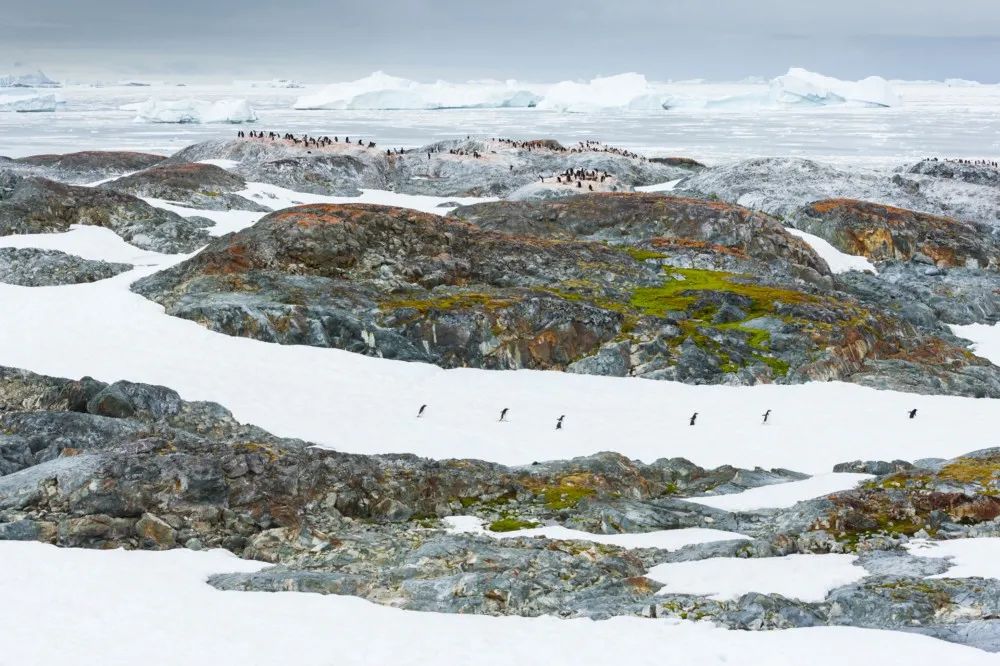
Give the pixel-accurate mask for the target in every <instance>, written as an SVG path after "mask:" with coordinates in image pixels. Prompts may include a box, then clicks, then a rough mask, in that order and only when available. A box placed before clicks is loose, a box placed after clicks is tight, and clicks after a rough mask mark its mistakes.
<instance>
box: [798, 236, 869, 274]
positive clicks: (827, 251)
mask: <svg viewBox="0 0 1000 666" xmlns="http://www.w3.org/2000/svg"><path fill="white" fill-rule="evenodd" d="M785 231H787V232H788V233H790V234H792V235H793V236H798V237H799V238H801V239H802V240H804V241H805V242H807V243H809V246H810V247H812V249H813V250H815V252H816V254H818V255H819V256H820V258H821V259H823V261H825V262H826V263H827V265H829V266H830V270H831V271H833V272H834V273H846V272H848V271H861V272H862V273H864V272H868V273H872V274H874V275H878V270H877V269H876V268H875V266H874V265H873V264H872V262H870V261H868V258H867V257H859V256H857V255H854V254H845V253H844V252H841V251H840V250H838V249H837V248H835V247H834V246H832V245H830V243H829V242H828V241H826V240H825V239H823V238H820V237H819V236H814V235H812V234H809V233H806V232H804V231H800V230H798V229H796V228H794V227H785Z"/></svg>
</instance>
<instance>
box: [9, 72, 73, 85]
mask: <svg viewBox="0 0 1000 666" xmlns="http://www.w3.org/2000/svg"><path fill="white" fill-rule="evenodd" d="M58 87H59V83H58V82H57V81H53V80H52V79H50V78H49V77H47V76H45V74H43V73H42V70H38V71H36V72H32V73H30V74H10V75H8V76H0V88H58Z"/></svg>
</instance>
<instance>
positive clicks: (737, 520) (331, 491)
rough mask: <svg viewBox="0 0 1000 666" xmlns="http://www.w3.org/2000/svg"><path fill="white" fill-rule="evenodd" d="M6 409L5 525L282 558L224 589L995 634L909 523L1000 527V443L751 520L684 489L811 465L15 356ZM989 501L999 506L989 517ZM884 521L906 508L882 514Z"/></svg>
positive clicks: (975, 598)
mask: <svg viewBox="0 0 1000 666" xmlns="http://www.w3.org/2000/svg"><path fill="white" fill-rule="evenodd" d="M109 389H110V390H109ZM95 390H96V391H97V393H95V394H94V395H95V397H96V396H97V395H101V394H102V393H105V394H106V395H115V396H117V403H120V404H127V405H129V406H130V408H131V411H130V412H129V413H127V414H126V413H124V412H122V413H120V414H119V415H118V416H117V417H116V418H110V417H105V416H96V415H93V414H84V413H79V412H75V411H69V408H70V401H69V400H67V399H66V396H70V395H75V394H81V393H82V394H86V393H89V392H93V391H95ZM99 402H100V401H99ZM117 403H116V404H117ZM101 404H103V402H102V403H101ZM15 405H16V407H15V409H16V411H10V410H9V408H8V406H15ZM0 410H2V411H0V432H3V433H4V434H3V435H2V436H0V460H9V459H11V457H10V454H11V453H13V454H14V457H15V458H16V457H17V456H18V455H23V456H27V458H25V459H24V460H22V464H21V465H20V466H19V467H17V469H15V470H14V471H8V470H6V469H0V539H19V540H32V539H33V540H41V541H46V542H51V543H55V544H57V545H60V546H74V547H90V548H117V547H125V548H143V549H153V550H158V549H165V548H176V547H180V546H181V544H183V545H184V547H186V548H189V549H192V550H199V549H202V548H218V547H223V548H227V549H230V550H231V551H232V552H234V553H236V554H237V555H240V556H242V557H249V558H254V559H259V560H262V561H266V562H270V563H273V564H275V565H276V566H274V567H270V568H267V569H264V570H261V571H259V572H255V573H239V574H220V575H215V576H212V577H211V578H210V581H209V582H210V584H212V585H214V586H215V587H217V588H219V589H224V590H257V591H305V592H312V593H321V594H350V595H355V596H359V597H363V598H365V599H368V600H370V601H372V602H375V603H384V604H389V605H393V606H396V607H401V608H407V609H412V610H423V611H435V612H453V613H479V614H490V615H522V616H537V615H553V616H558V617H590V618H594V619H604V618H610V617H615V616H623V615H625V616H643V617H645V616H649V615H650V614H654V615H656V616H668V617H687V618H692V617H696V618H699V619H702V618H704V619H709V620H712V621H714V622H716V623H718V624H721V625H723V626H727V627H730V628H739V629H745V630H766V629H779V628H789V627H802V626H821V625H831V624H839V625H847V626H863V627H873V628H881V629H903V630H908V631H909V630H919V631H921V632H922V633H927V634H928V635H933V636H939V637H941V638H944V639H945V640H954V641H957V642H962V643H966V644H970V645H975V646H977V647H980V648H983V649H995V638H996V633H995V632H996V629H997V625H996V623H995V622H993V620H992V619H991V618H993V617H995V616H996V614H997V612H998V609H997V607H996V603H997V600H998V599H1000V589H997V584H1000V583H998V582H997V581H992V580H991V581H984V580H982V579H947V578H942V579H929V578H927V576H930V575H936V574H939V573H942V572H944V573H946V569H947V568H948V567H949V566H950V565H949V563H948V562H947V561H946V560H942V559H935V558H922V557H916V556H914V555H910V554H908V553H905V552H902V551H901V550H898V546H899V544H900V543H902V539H905V538H906V535H907V534H908V533H909V531H910V529H911V527H910V526H911V523H905V524H904V523H903V522H902V521H903V520H904V518H905V517H907V516H916V517H918V518H919V522H920V523H922V524H926V525H927V526H928V529H925V530H924V531H925V532H927V533H930V532H935V531H936V532H937V535H938V536H940V535H944V534H955V535H961V536H972V535H971V530H972V529H976V530H978V532H977V534H982V535H993V534H997V535H1000V504H997V502H996V500H995V496H994V494H995V493H996V484H997V483H998V482H1000V468H997V469H995V468H996V467H997V464H998V463H1000V449H996V448H994V449H984V450H981V451H974V452H971V453H969V454H967V455H965V456H962V457H959V458H956V459H953V460H951V461H945V463H944V464H942V465H940V466H938V469H937V471H931V470H929V469H927V468H924V469H917V468H913V469H905V470H903V471H898V472H893V473H892V474H888V475H883V476H880V477H878V478H877V479H876V480H875V481H873V482H871V483H868V484H865V485H863V486H862V487H860V488H858V489H856V490H851V491H845V492H843V493H837V494H834V495H831V496H829V497H827V498H822V499H818V500H810V501H808V502H802V503H799V504H798V505H796V506H795V507H792V508H790V509H771V510H766V511H757V512H745V513H735V514H734V513H728V512H726V511H722V510H719V509H714V508H710V507H706V506H704V505H701V504H697V503H694V502H688V501H685V500H684V499H683V497H682V496H685V495H688V496H690V495H704V494H705V493H708V492H712V493H720V492H736V491H738V490H741V489H744V488H748V487H759V486H760V485H766V484H771V483H778V482H784V481H788V480H792V479H797V478H802V476H803V475H801V474H797V473H795V472H791V471H788V470H780V469H779V470H762V469H753V470H747V469H737V468H733V467H728V466H724V467H719V468H716V469H714V470H708V469H703V468H701V467H698V466H696V465H694V464H692V463H691V462H689V461H687V460H684V459H680V458H675V459H663V460H658V461H655V462H654V463H651V464H648V465H646V464H643V463H640V462H637V461H632V460H628V459H626V458H624V457H622V456H619V455H616V454H612V453H603V454H598V455H594V456H589V457H586V458H577V459H573V460H565V461H551V462H546V463H540V464H536V465H530V466H524V467H505V466H502V465H497V464H493V463H486V462H483V461H477V460H444V461H433V460H425V459H421V458H417V457H416V456H412V455H394V456H363V455H347V454H342V453H337V452H335V451H330V450H323V449H317V448H314V447H311V446H309V445H308V443H305V442H300V441H297V440H287V439H281V438H277V437H274V436H273V435H270V434H268V433H266V432H264V431H262V430H260V429H257V428H254V427H253V426H247V425H241V424H239V423H237V422H235V421H234V420H233V419H232V416H231V415H230V414H229V413H228V412H226V411H225V410H224V409H222V408H221V407H218V406H217V405H212V404H210V403H189V402H184V401H182V400H180V399H179V398H177V397H176V394H174V393H173V392H171V391H170V390H169V389H165V388H163V387H156V386H146V385H141V384H132V383H129V382H117V383H115V384H111V385H110V386H104V385H101V384H100V383H98V382H93V380H88V381H81V382H72V381H70V380H62V379H57V378H51V377H41V376H38V375H32V374H31V373H26V372H23V371H14V370H10V369H7V368H0ZM60 447H61V448H60ZM70 447H72V451H73V454H72V455H67V454H66V453H65V452H66V451H69V450H70ZM57 451H58V452H57ZM861 465H862V466H863V464H861ZM898 467H904V465H902V464H899V465H898ZM881 469H882V468H881V467H879V468H878V470H881ZM991 507H994V508H995V510H994V511H993V514H994V515H995V517H994V518H989V519H987V516H988V515H990V510H991ZM455 512H461V513H465V514H467V515H473V516H476V517H477V518H479V519H480V520H481V521H483V522H484V523H485V524H487V525H488V524H491V523H492V522H493V521H497V520H507V521H520V522H526V523H545V524H562V525H565V526H567V527H571V528H577V529H584V530H588V531H591V532H595V533H618V532H623V531H627V532H638V531H647V530H655V529H675V528H682V527H713V528H716V529H727V530H734V531H738V532H740V533H743V534H747V535H749V536H752V537H755V538H753V539H749V540H731V541H724V542H715V543H706V544H698V545H692V546H687V547H685V548H681V549H679V550H676V551H672V552H665V551H661V550H658V549H649V548H647V549H633V550H625V549H622V548H618V547H615V546H610V545H602V544H597V543H594V542H588V541H566V540H553V539H547V538H525V537H518V536H511V537H510V538H505V539H497V538H494V537H491V536H489V535H488V534H451V533H448V532H446V531H444V530H441V529H437V528H438V527H439V523H438V519H439V518H441V517H443V516H446V515H451V514H453V513H455ZM883 515H888V516H889V521H890V522H887V523H879V520H881V519H882V518H881V517H882V516H883ZM896 520H899V521H900V522H898V523H897V522H893V521H896ZM865 521H871V529H870V532H871V533H866V534H862V533H861V532H859V531H858V530H860V529H862V528H864V529H868V528H867V527H866V525H867V524H868V523H866V522H865ZM913 524H915V523H913ZM921 529H924V528H921ZM852 530H853V531H852ZM508 536H510V535H508ZM847 551H853V552H857V553H858V554H859V560H858V564H859V566H863V567H865V569H866V570H867V571H868V572H869V573H870V576H869V577H868V578H866V579H864V580H862V581H860V582H859V583H855V584H852V585H848V586H843V587H841V588H837V589H835V590H833V591H832V592H831V593H830V595H829V597H828V598H827V599H826V600H825V601H822V602H818V603H804V602H797V601H793V600H789V599H785V598H782V597H780V596H777V595H765V594H748V595H744V596H743V597H741V598H740V599H737V600H733V601H724V602H719V601H712V600H709V599H706V598H704V597H698V596H693V595H659V594H658V591H659V589H660V586H659V585H658V584H656V583H654V582H653V581H651V580H649V579H647V578H645V573H646V572H647V571H648V570H649V569H650V568H651V567H653V566H654V565H656V564H659V563H662V562H681V561H690V560H696V559H705V558H708V557H742V558H746V557H780V556H783V555H787V554H790V553H826V552H847ZM651 606H652V607H653V609H652V613H651V611H650V607H651Z"/></svg>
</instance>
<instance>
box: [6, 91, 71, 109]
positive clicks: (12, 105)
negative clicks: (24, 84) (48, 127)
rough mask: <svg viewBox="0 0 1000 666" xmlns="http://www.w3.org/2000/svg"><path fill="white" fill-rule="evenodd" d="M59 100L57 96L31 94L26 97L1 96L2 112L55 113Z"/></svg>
mask: <svg viewBox="0 0 1000 666" xmlns="http://www.w3.org/2000/svg"><path fill="white" fill-rule="evenodd" d="M58 104H59V100H58V99H57V98H56V96H55V95H53V94H51V93H48V94H39V93H34V92H33V93H29V94H25V95H0V111H17V112H20V113H31V112H37V111H55V110H56V106H58Z"/></svg>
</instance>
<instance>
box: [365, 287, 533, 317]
mask: <svg viewBox="0 0 1000 666" xmlns="http://www.w3.org/2000/svg"><path fill="white" fill-rule="evenodd" d="M513 304H514V299H512V298H505V297H502V296H495V295H492V294H486V293H476V292H472V293H460V294H448V295H441V296H434V297H430V298H413V299H396V300H391V301H385V302H383V303H380V304H379V307H380V308H381V309H382V310H383V311H386V310H401V309H404V308H410V309H413V310H417V311H418V312H420V313H421V314H426V313H428V312H431V311H433V310H437V311H449V310H468V309H472V308H482V309H484V310H486V311H487V312H493V311H495V310H501V309H503V308H507V307H510V306H511V305H513Z"/></svg>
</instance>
